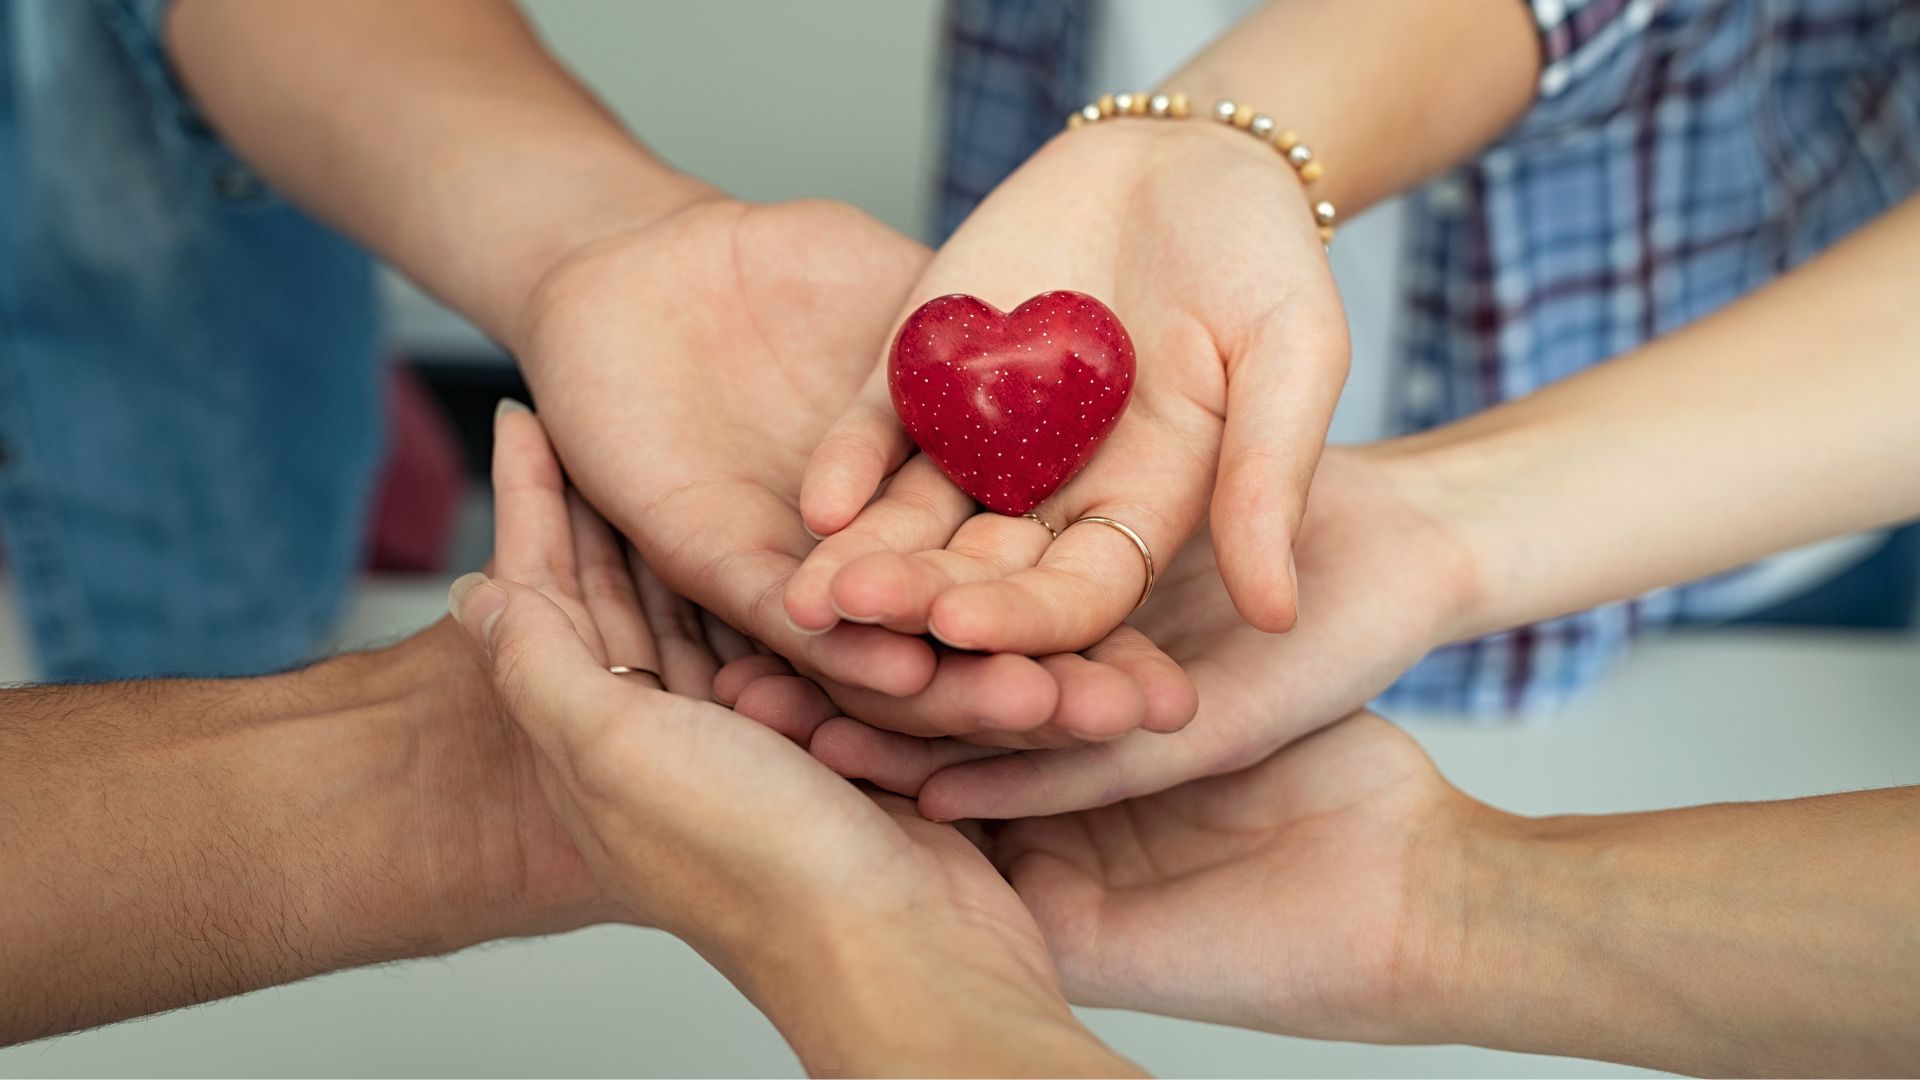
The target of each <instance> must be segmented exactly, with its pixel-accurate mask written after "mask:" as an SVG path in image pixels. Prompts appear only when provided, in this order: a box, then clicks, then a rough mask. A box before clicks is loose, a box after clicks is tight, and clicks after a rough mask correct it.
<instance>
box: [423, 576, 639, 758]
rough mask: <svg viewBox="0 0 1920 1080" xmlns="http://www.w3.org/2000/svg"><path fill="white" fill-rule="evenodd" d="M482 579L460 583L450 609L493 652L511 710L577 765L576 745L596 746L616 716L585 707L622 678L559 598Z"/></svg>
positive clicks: (545, 746) (545, 748) (547, 750)
mask: <svg viewBox="0 0 1920 1080" xmlns="http://www.w3.org/2000/svg"><path fill="white" fill-rule="evenodd" d="M475 577H476V575H471V574H469V575H467V576H466V577H463V578H461V579H460V581H458V582H455V583H454V584H455V588H454V589H453V591H452V592H451V593H450V594H449V597H448V606H449V608H450V609H451V610H452V611H453V614H454V618H455V619H456V620H457V621H458V622H459V623H460V625H461V626H462V627H463V628H465V629H466V631H467V632H468V634H470V635H471V636H472V637H473V638H474V639H475V640H476V641H478V642H479V643H480V645H481V646H482V647H483V648H484V649H485V650H486V652H487V655H488V656H489V658H490V665H489V672H490V674H491V676H492V679H493V684H494V688H495V690H496V691H497V692H498V693H499V695H500V698H501V700H502V701H503V702H505V703H506V706H507V711H508V712H509V713H511V714H512V716H513V718H514V720H515V721H516V722H518V723H519V724H520V726H521V727H522V728H523V729H525V730H526V732H527V735H528V736H529V737H530V738H532V739H533V741H534V744H535V745H536V746H538V747H539V748H540V751H541V753H542V754H543V755H544V756H545V757H547V758H548V759H549V760H551V761H553V762H554V763H555V764H556V765H560V766H562V767H566V768H570V767H571V762H572V761H573V760H574V754H573V750H574V748H576V747H579V746H583V745H585V744H586V743H587V742H588V741H590V740H591V739H592V738H593V737H594V736H595V734H596V733H597V725H598V724H600V723H602V722H603V721H604V719H605V718H606V717H607V716H609V715H610V714H609V712H608V710H606V709H603V708H591V707H582V705H581V702H582V701H583V700H584V698H585V696H586V695H587V694H588V693H589V692H591V691H592V690H593V689H594V688H595V687H599V686H605V685H606V680H609V679H618V678H619V676H616V675H612V674H609V673H608V672H607V669H606V667H605V666H604V665H602V664H601V663H600V660H599V658H598V657H596V656H595V655H594V654H593V651H592V650H591V649H589V648H588V647H587V643H586V642H585V641H584V640H582V639H581V637H580V634H579V632H578V631H577V630H576V629H575V625H574V621H573V618H572V617H571V616H569V615H568V614H567V613H566V612H565V611H562V610H561V609H560V607H559V606H558V605H557V604H556V603H555V602H554V601H553V600H552V599H550V598H548V597H547V596H545V595H544V594H542V593H540V592H538V591H536V590H534V589H531V588H528V587H527V586H525V585H521V584H519V583H517V582H512V581H506V580H503V579H492V580H488V579H481V580H479V581H475V580H474V578H475Z"/></svg>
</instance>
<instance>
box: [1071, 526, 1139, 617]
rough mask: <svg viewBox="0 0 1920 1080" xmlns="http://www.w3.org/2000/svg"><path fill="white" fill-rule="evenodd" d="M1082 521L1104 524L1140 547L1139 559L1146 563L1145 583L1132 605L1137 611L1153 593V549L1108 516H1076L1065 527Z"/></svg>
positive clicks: (1134, 533)
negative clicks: (1138, 597)
mask: <svg viewBox="0 0 1920 1080" xmlns="http://www.w3.org/2000/svg"><path fill="white" fill-rule="evenodd" d="M1082 522H1088V523H1091V524H1094V525H1105V526H1106V527H1108V528H1110V529H1112V530H1114V531H1115V532H1117V533H1119V534H1120V535H1121V536H1124V537H1126V538H1127V539H1129V540H1131V541H1133V546H1134V547H1136V548H1139V549H1140V559H1141V561H1142V562H1145V563H1146V564H1147V583H1146V584H1145V585H1144V586H1142V587H1141V589H1140V599H1139V600H1138V601H1136V602H1135V603H1134V605H1133V610H1135V611H1139V610H1140V608H1141V607H1142V606H1143V605H1145V604H1146V602H1147V597H1149V596H1152V595H1153V549H1152V548H1149V547H1148V546H1147V542H1146V540H1144V539H1143V538H1142V537H1141V536H1140V534H1139V533H1137V532H1134V531H1133V530H1132V529H1130V528H1128V527H1127V526H1125V525H1123V524H1121V523H1120V522H1118V521H1115V520H1113V519H1112V518H1110V517H1097V516H1094V517H1083V518H1076V519H1074V521H1073V522H1072V523H1071V524H1069V525H1068V526H1067V528H1069V529H1071V528H1073V526H1074V525H1079V524H1081V523H1082Z"/></svg>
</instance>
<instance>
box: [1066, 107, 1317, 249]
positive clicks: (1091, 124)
mask: <svg viewBox="0 0 1920 1080" xmlns="http://www.w3.org/2000/svg"><path fill="white" fill-rule="evenodd" d="M1169 96H1173V95H1166V94H1145V93H1142V94H1138V95H1126V94H1122V95H1114V94H1107V95H1103V96H1102V97H1101V98H1099V99H1098V100H1097V101H1096V102H1094V103H1092V104H1090V105H1088V106H1087V107H1086V108H1085V109H1083V110H1082V111H1081V112H1078V113H1075V114H1074V116H1073V117H1072V118H1071V120H1070V121H1069V124H1068V126H1067V128H1066V129H1065V130H1064V131H1062V132H1061V133H1060V134H1059V135H1058V136H1056V137H1055V138H1054V139H1053V140H1051V141H1050V142H1049V143H1048V144H1047V146H1046V147H1043V148H1042V150H1043V152H1044V151H1045V150H1047V149H1049V148H1053V147H1060V148H1062V150H1061V151H1059V152H1067V151H1066V150H1065V148H1067V147H1073V146H1075V145H1076V144H1085V145H1087V146H1089V147H1101V149H1100V150H1099V151H1095V152H1098V153H1101V154H1104V155H1106V156H1107V158H1108V160H1106V161H1103V162H1101V163H1100V164H1099V165H1098V166H1096V167H1095V168H1096V169H1097V172H1096V173H1095V174H1096V175H1101V176H1112V177H1122V178H1124V177H1127V176H1138V175H1146V174H1149V173H1151V172H1152V171H1153V170H1154V169H1155V168H1157V167H1160V166H1163V165H1173V164H1179V163H1182V162H1185V161H1188V160H1191V159H1192V158H1194V157H1195V156H1200V155H1205V156H1208V157H1217V158H1219V159H1220V160H1229V158H1230V156H1237V159H1238V160H1244V161H1245V162H1247V163H1249V164H1250V165H1252V166H1253V167H1255V168H1258V169H1261V170H1263V171H1265V172H1266V173H1268V174H1270V175H1271V176H1272V178H1273V179H1274V180H1275V181H1276V182H1278V183H1280V184H1282V185H1284V186H1285V187H1286V188H1287V190H1288V191H1290V192H1291V193H1292V194H1293V195H1295V196H1297V197H1298V198H1299V200H1300V206H1301V208H1302V210H1303V212H1304V217H1305V219H1306V220H1307V221H1309V222H1312V223H1313V224H1314V225H1315V227H1316V228H1317V229H1318V230H1319V233H1320V237H1321V241H1322V243H1323V244H1324V243H1327V242H1330V241H1331V239H1332V223H1333V218H1332V216H1331V215H1330V214H1328V215H1327V216H1325V217H1323V216H1322V214H1323V212H1324V211H1328V210H1330V204H1327V205H1323V203H1324V202H1325V200H1324V199H1323V198H1322V192H1321V187H1322V185H1321V184H1320V183H1319V182H1318V180H1319V177H1320V175H1321V166H1320V164H1319V163H1318V162H1316V161H1313V160H1312V158H1311V154H1312V151H1311V150H1310V149H1307V148H1305V147H1299V149H1300V152H1301V153H1303V154H1305V155H1308V156H1307V158H1306V159H1305V160H1304V161H1303V162H1295V161H1294V160H1293V158H1292V157H1290V156H1289V153H1290V152H1289V150H1288V149H1282V148H1281V147H1280V146H1279V145H1278V142H1279V140H1280V138H1281V137H1282V136H1281V133H1280V132H1279V131H1277V130H1273V131H1268V132H1266V133H1264V134H1262V133H1259V132H1257V131H1250V130H1249V129H1248V126H1247V125H1248V123H1250V122H1251V121H1250V119H1249V118H1250V117H1251V116H1252V110H1250V109H1248V110H1241V116H1242V120H1241V121H1236V122H1234V123H1224V122H1222V121H1221V120H1219V119H1218V118H1216V117H1215V116H1214V115H1213V112H1212V109H1213V105H1214V102H1215V99H1213V98H1206V99H1193V100H1188V99H1187V95H1184V94H1181V95H1177V96H1173V97H1174V98H1175V100H1176V101H1177V102H1178V105H1177V106H1176V107H1177V108H1181V109H1184V110H1185V111H1184V112H1142V111H1141V109H1143V108H1151V109H1155V110H1159V109H1162V108H1163V107H1166V106H1167V101H1166V99H1167V98H1168V97H1169ZM1148 103H1151V104H1148ZM1129 105H1131V106H1132V108H1131V110H1130V111H1129V110H1128V109H1127V106H1129ZM1114 110H1120V111H1114ZM1095 117H1098V119H1094V118H1095ZM1260 122H1261V123H1265V124H1268V125H1270V126H1275V125H1274V122H1273V121H1271V120H1270V119H1269V118H1266V117H1261V118H1260ZM1285 134H1286V135H1287V136H1288V137H1291V138H1294V139H1296V140H1297V138H1298V137H1297V136H1294V135H1293V133H1292V132H1290V131H1289V132H1286V133H1285ZM1083 171H1085V170H1083Z"/></svg>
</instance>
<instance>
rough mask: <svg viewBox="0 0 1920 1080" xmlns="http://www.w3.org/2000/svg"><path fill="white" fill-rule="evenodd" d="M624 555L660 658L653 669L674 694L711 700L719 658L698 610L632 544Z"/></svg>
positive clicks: (718, 668) (718, 667)
mask: <svg viewBox="0 0 1920 1080" xmlns="http://www.w3.org/2000/svg"><path fill="white" fill-rule="evenodd" d="M625 554H626V560H627V572H628V573H629V574H630V575H632V577H633V586H634V590H635V591H636V592H637V593H638V594H639V596H640V610H641V611H642V612H643V613H645V616H646V622H647V626H648V628H649V629H651V630H652V631H653V644H654V649H655V650H656V655H657V656H658V657H659V659H660V664H659V666H658V667H656V668H654V670H655V671H658V672H659V673H660V676H661V678H662V679H663V680H665V682H666V684H667V689H669V690H671V691H673V692H674V693H676V694H681V695H684V696H686V697H691V698H698V699H700V700H702V701H712V700H713V677H714V675H715V674H716V673H717V672H718V671H719V670H720V659H719V657H717V656H715V655H714V653H713V647H712V646H711V645H709V644H708V643H707V635H706V627H704V626H703V625H702V624H701V622H700V611H699V609H698V608H695V607H694V606H693V604H692V603H690V602H689V601H688V600H687V599H686V598H685V597H683V596H680V595H678V594H677V593H675V592H674V591H673V590H671V589H669V588H667V587H666V586H665V585H663V584H661V583H660V579H659V578H658V577H657V576H655V575H654V573H653V571H652V570H649V569H647V564H646V563H645V562H644V561H642V560H641V558H640V553H639V552H638V551H635V550H634V549H633V548H630V547H629V548H627V549H626V552H625ZM609 648H611V645H609ZM615 662H616V663H618V662H619V661H615Z"/></svg>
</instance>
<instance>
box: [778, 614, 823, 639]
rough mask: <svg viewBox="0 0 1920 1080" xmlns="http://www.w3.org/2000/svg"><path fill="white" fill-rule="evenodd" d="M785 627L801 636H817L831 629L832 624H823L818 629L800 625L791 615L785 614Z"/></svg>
mask: <svg viewBox="0 0 1920 1080" xmlns="http://www.w3.org/2000/svg"><path fill="white" fill-rule="evenodd" d="M787 628H788V629H790V630H792V631H793V632H794V633H796V634H799V635H801V636H803V637H819V636H820V635H821V634H824V633H826V632H827V631H829V630H831V629H833V627H832V626H823V627H821V628H820V629H818V630H815V629H813V628H812V627H810V626H801V625H800V624H799V623H797V622H794V621H793V616H791V615H789V616H787Z"/></svg>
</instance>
